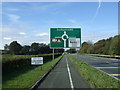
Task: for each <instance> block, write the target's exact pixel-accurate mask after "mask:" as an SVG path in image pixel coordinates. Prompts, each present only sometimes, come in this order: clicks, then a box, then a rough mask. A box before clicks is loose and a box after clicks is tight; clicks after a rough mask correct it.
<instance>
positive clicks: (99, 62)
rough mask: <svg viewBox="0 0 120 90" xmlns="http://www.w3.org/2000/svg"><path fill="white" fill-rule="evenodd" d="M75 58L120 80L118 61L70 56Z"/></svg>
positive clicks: (119, 63)
mask: <svg viewBox="0 0 120 90" xmlns="http://www.w3.org/2000/svg"><path fill="white" fill-rule="evenodd" d="M72 56H74V57H75V58H77V59H79V60H82V61H84V62H85V63H87V64H89V65H91V66H93V67H95V68H97V69H99V70H102V71H104V72H106V73H108V74H109V75H111V76H114V77H116V78H118V79H120V71H119V70H120V60H118V59H111V58H102V57H94V56H88V55H77V54H72Z"/></svg>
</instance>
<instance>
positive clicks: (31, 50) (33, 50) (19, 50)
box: [4, 41, 64, 55]
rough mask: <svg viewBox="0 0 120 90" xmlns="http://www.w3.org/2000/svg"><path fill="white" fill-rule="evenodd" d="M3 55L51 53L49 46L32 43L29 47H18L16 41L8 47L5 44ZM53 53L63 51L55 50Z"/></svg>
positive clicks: (61, 50) (61, 51) (62, 50)
mask: <svg viewBox="0 0 120 90" xmlns="http://www.w3.org/2000/svg"><path fill="white" fill-rule="evenodd" d="M4 50H5V54H13V55H38V54H49V53H52V49H50V45H49V44H48V45H46V44H44V43H36V42H34V43H32V44H31V45H30V46H29V45H25V46H22V45H20V44H19V43H18V42H17V41H13V42H11V43H10V44H9V45H8V44H5V46H4ZM54 52H55V53H63V52H64V49H55V51H54Z"/></svg>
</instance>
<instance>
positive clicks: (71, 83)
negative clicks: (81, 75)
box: [66, 57, 74, 90]
mask: <svg viewBox="0 0 120 90" xmlns="http://www.w3.org/2000/svg"><path fill="white" fill-rule="evenodd" d="M66 63H67V70H68V75H69V79H70V86H71V88H72V90H74V86H73V81H72V77H71V73H70V69H69V66H68V61H67V57H66Z"/></svg>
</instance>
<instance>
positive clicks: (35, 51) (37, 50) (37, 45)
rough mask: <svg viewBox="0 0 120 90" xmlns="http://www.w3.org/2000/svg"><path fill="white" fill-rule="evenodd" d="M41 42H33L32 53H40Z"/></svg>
mask: <svg viewBox="0 0 120 90" xmlns="http://www.w3.org/2000/svg"><path fill="white" fill-rule="evenodd" d="M39 48H40V47H39V43H35V42H34V43H32V44H31V47H30V52H31V54H33V55H35V54H38V53H39Z"/></svg>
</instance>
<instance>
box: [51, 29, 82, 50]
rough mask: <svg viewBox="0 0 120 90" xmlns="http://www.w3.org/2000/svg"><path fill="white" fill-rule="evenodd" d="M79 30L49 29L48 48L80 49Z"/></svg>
mask: <svg viewBox="0 0 120 90" xmlns="http://www.w3.org/2000/svg"><path fill="white" fill-rule="evenodd" d="M80 47H81V28H50V48H80Z"/></svg>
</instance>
